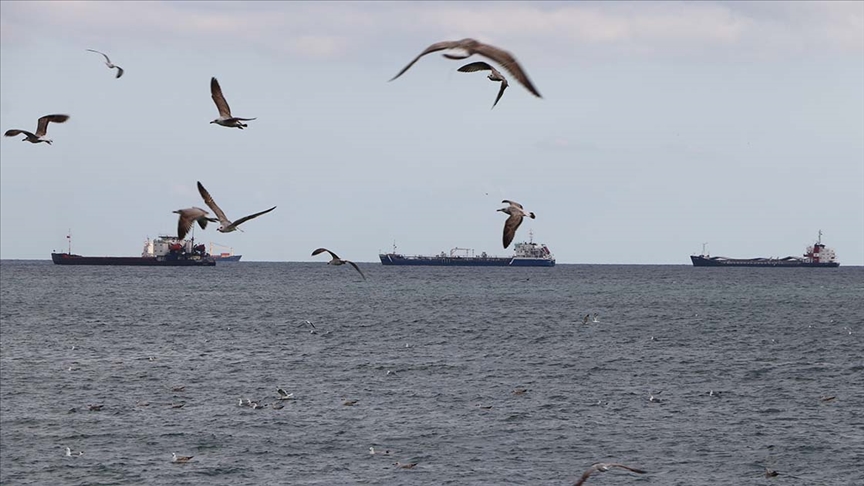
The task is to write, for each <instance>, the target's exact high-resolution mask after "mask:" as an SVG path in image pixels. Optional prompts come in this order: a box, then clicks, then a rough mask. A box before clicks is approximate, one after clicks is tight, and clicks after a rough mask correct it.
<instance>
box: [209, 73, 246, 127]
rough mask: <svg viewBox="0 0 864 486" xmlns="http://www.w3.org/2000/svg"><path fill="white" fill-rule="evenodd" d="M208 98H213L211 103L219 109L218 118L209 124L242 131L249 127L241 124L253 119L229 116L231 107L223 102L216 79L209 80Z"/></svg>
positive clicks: (223, 98)
mask: <svg viewBox="0 0 864 486" xmlns="http://www.w3.org/2000/svg"><path fill="white" fill-rule="evenodd" d="M210 96H211V97H212V98H213V102H214V103H216V108H218V109H219V118H217V119H215V120H213V121H211V122H210V123H215V124H217V125H222V126H223V127H234V128H239V129H240V130H243V129H244V128H246V127H248V126H249V125H247V124H245V123H243V122H244V121H251V120H254V119H255V118H239V117H236V116H231V107H230V106H228V102H227V101H225V97H224V96H222V87H221V86H219V81H216V78H210Z"/></svg>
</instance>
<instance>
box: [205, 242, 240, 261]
mask: <svg viewBox="0 0 864 486" xmlns="http://www.w3.org/2000/svg"><path fill="white" fill-rule="evenodd" d="M213 245H216V246H218V247H219V248H226V249H227V250H228V251H223V252H220V253H219V254H218V255H217V254H216V253H213ZM210 256H211V257H212V258H213V259H214V260H216V261H217V262H239V261H240V258H241V257H242V256H243V255H235V254H234V248H231V247H228V246H223V245H220V244H217V243H213V242H212V241H211V242H210Z"/></svg>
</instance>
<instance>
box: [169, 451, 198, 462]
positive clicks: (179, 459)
mask: <svg viewBox="0 0 864 486" xmlns="http://www.w3.org/2000/svg"><path fill="white" fill-rule="evenodd" d="M193 457H195V456H178V455H177V453H176V452H172V453H171V462H176V463H185V462H189V461H191V460H192V458H193Z"/></svg>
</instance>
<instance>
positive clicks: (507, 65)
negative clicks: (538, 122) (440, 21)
mask: <svg viewBox="0 0 864 486" xmlns="http://www.w3.org/2000/svg"><path fill="white" fill-rule="evenodd" d="M445 49H461V50H463V51H465V54H458V55H457V54H447V53H445V54H443V56H444V57H446V58H447V59H467V58H468V57H471V56H472V55H474V54H479V55H481V56H483V57H486V58H488V59H491V60H493V61H495V62H497V63H498V64H500V65H501V66H502V67H503V68H504V69H506V70H507V72H509V73H510V74H512V75H513V77H515V78H516V80H517V81H519V82H520V83H522V85H523V86H525V88H526V89H527V90H528V91H530V92H531V94H533V95H534V96H536V97H538V98H542V96H540V92H539V91H537V88H535V87H534V85H533V84H531V80H530V79H528V75H527V74H525V71H523V70H522V66H520V65H519V63H518V62H516V58H514V57H513V55H512V54H510V53H509V52H507V51H505V50H503V49H499V48H497V47H495V46H491V45H489V44H484V43H482V42H480V41H477V40H474V39H462V40H458V41H443V42H436V43H434V44H432V45H431V46H429V47H427V48H426V50H424V51H423V52H421V53H420V55H418V56H417V57H415V58H414V60H413V61H411V62H410V63H408V65H407V66H405V67H404V68H402V70H401V71H399V74H397V75H396V76H393V79H396V78H398V77H399V76H402V74H404V73H405V71H407V70H408V68H410V67H411V66H413V65H414V63H415V62H417V61H419V60H420V58H421V57H423V56H425V55H426V54H430V53H432V52H437V51H443V50H445ZM393 79H391V80H390V81H393Z"/></svg>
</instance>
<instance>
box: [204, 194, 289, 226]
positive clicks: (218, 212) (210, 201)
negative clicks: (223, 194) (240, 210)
mask: <svg viewBox="0 0 864 486" xmlns="http://www.w3.org/2000/svg"><path fill="white" fill-rule="evenodd" d="M198 192H200V193H201V197H203V198H204V202H205V203H206V204H207V206H208V207H209V208H210V209H212V210H213V212H214V213H216V217H218V218H219V228H217V229H216V231H218V232H220V233H230V232H232V231H234V230H239V229H240V228H238V226H240V225H241V224H243V223H245V222H246V221H249V220H250V219H252V218H257V217H258V216H261V215H262V214H266V213H269V212H270V211H273V210H274V209H276V206H273V207H272V208H270V209H268V210H266V211H261V212H260V213H255V214H250V215H249V216H244V217H242V218H240V219H238V220H237V221H234V222H232V221H231V220H230V219H228V217H227V216H225V213H223V212H222V209H220V208H219V206H217V205H216V201H214V200H213V198H212V197H211V196H210V193H209V192H207V189H204V186H202V185H201V183H200V182H198ZM240 231H243V230H240Z"/></svg>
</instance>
